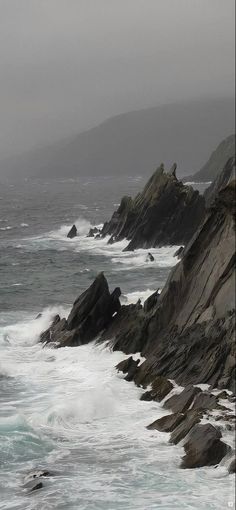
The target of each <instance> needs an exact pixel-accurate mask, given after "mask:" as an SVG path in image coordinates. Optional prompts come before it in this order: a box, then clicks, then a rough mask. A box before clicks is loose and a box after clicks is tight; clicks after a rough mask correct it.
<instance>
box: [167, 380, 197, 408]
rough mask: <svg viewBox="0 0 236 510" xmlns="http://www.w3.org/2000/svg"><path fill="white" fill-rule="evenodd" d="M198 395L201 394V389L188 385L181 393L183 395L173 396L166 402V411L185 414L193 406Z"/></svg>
mask: <svg viewBox="0 0 236 510" xmlns="http://www.w3.org/2000/svg"><path fill="white" fill-rule="evenodd" d="M198 393H201V390H200V388H196V387H194V386H192V385H188V386H186V388H184V390H183V391H181V393H179V394H178V395H173V396H172V397H170V398H169V399H168V400H166V401H165V403H164V407H165V409H171V410H172V411H173V412H174V413H184V412H185V411H187V409H188V408H189V406H190V405H191V404H192V402H193V400H194V398H195V397H196V395H198Z"/></svg>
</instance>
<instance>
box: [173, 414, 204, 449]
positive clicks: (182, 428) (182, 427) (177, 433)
mask: <svg viewBox="0 0 236 510" xmlns="http://www.w3.org/2000/svg"><path fill="white" fill-rule="evenodd" d="M202 416H203V415H202V413H201V412H199V411H196V410H193V409H190V410H188V411H186V413H184V418H183V420H181V423H179V425H178V426H177V427H176V428H175V429H174V431H173V432H172V434H171V437H170V443H174V444H177V443H179V442H180V441H182V439H184V437H185V436H187V434H188V433H189V432H190V430H191V429H192V428H193V427H194V425H196V424H197V423H199V422H200V421H201V419H202Z"/></svg>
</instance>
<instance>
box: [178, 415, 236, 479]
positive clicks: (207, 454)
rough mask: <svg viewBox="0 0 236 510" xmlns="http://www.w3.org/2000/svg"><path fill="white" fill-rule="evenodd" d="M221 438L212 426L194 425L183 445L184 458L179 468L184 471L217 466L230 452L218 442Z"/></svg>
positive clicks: (224, 445) (221, 442) (227, 447)
mask: <svg viewBox="0 0 236 510" xmlns="http://www.w3.org/2000/svg"><path fill="white" fill-rule="evenodd" d="M221 437H222V434H221V432H220V431H219V430H218V429H216V428H215V427H213V425H210V424H206V425H201V424H197V425H195V426H194V427H193V429H192V430H191V431H190V433H189V436H188V441H187V442H186V443H185V444H184V450H185V456H184V457H183V459H182V462H181V466H180V467H182V468H185V469H186V468H198V467H202V466H215V465H217V464H219V462H220V461H221V460H222V459H223V457H225V456H226V455H227V453H228V452H229V450H230V447H229V446H228V445H226V444H225V443H223V441H221V440H220V439H221Z"/></svg>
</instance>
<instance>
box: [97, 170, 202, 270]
mask: <svg viewBox="0 0 236 510" xmlns="http://www.w3.org/2000/svg"><path fill="white" fill-rule="evenodd" d="M204 215H205V200H204V198H203V197H202V196H201V195H200V194H199V192H198V191H196V190H194V189H193V188H191V187H190V186H185V185H184V184H183V183H182V182H181V181H178V179H177V178H176V166H175V165H174V166H173V167H172V169H171V171H170V172H165V170H164V165H160V167H159V168H158V169H157V170H156V172H155V173H154V174H153V175H152V177H151V178H150V179H149V181H148V182H147V184H146V186H145V187H144V189H143V191H142V192H141V193H138V195H137V196H136V197H135V198H134V199H132V198H131V197H128V196H125V197H123V198H122V200H121V203H120V206H119V208H118V210H117V211H115V213H114V214H113V216H112V218H111V220H110V221H109V222H106V223H105V224H104V226H103V229H102V231H101V236H102V237H106V236H107V235H109V236H110V241H109V242H110V243H114V242H117V241H121V240H122V239H128V240H129V245H128V247H127V248H126V250H135V249H137V248H151V247H155V246H167V245H168V246H169V245H174V244H176V245H180V244H186V243H187V242H188V241H189V240H190V238H191V237H192V235H193V233H194V232H195V231H196V229H197V227H198V225H199V223H200V222H201V221H202V219H203V217H204ZM151 257H153V256H151ZM149 260H152V261H153V259H152V258H150V259H149Z"/></svg>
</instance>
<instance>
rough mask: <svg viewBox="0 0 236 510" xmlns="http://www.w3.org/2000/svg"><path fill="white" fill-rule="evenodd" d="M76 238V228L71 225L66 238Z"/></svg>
mask: <svg viewBox="0 0 236 510" xmlns="http://www.w3.org/2000/svg"><path fill="white" fill-rule="evenodd" d="M76 236H77V228H76V226H75V225H73V226H72V227H71V229H70V231H69V232H68V234H67V237H69V239H73V238H74V237H76Z"/></svg>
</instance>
